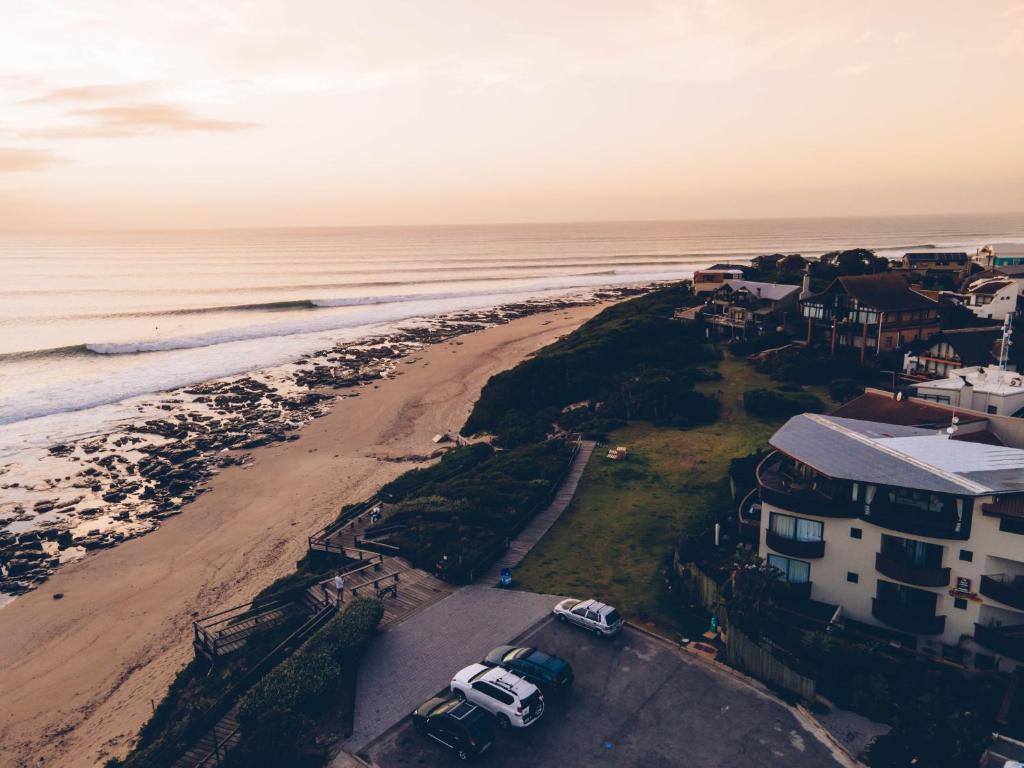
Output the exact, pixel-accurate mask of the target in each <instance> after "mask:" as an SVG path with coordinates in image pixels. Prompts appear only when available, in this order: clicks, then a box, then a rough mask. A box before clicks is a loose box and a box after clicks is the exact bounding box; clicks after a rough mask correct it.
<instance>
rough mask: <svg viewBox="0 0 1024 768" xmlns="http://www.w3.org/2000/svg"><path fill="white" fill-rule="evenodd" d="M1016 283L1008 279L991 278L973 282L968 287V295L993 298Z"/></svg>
mask: <svg viewBox="0 0 1024 768" xmlns="http://www.w3.org/2000/svg"><path fill="white" fill-rule="evenodd" d="M1015 285H1016V283H1015V282H1014V281H1013V280H1011V279H1010V278H1008V277H991V278H988V279H982V280H974V281H973V282H972V283H971V284H970V285H969V286H968V287H967V292H968V293H980V294H982V295H983V296H993V295H995V294H997V293H999V291H1001V290H1003V288H1006V287H1008V286H1015Z"/></svg>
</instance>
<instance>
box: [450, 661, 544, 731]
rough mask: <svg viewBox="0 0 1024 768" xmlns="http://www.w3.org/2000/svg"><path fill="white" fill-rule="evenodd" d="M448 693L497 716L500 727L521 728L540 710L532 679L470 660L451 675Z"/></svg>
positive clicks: (538, 698) (536, 691) (539, 699)
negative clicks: (460, 669) (473, 662)
mask: <svg viewBox="0 0 1024 768" xmlns="http://www.w3.org/2000/svg"><path fill="white" fill-rule="evenodd" d="M451 688H452V693H454V694H455V695H456V696H458V697H459V698H460V699H468V700H469V701H471V702H472V703H474V704H476V705H477V706H478V707H480V708H481V709H484V710H486V711H488V712H490V713H491V714H492V715H494V716H495V717H496V718H498V725H500V726H501V727H502V728H508V727H509V726H515V727H516V728H525V727H526V726H528V725H530V723H532V722H534V721H535V720H537V718H539V717H540V716H541V715H543V714H544V697H543V696H542V695H541V692H540V691H539V690H538V689H537V686H535V685H534V684H533V683H530V682H527V681H526V680H524V679H523V678H521V677H520V676H519V675H516V674H513V673H512V672H508V671H507V670H504V669H502V668H501V667H487V666H484V665H483V664H471V665H469V666H468V667H466V668H465V669H463V670H462V671H461V672H459V673H457V674H456V675H455V677H453V678H452V686H451Z"/></svg>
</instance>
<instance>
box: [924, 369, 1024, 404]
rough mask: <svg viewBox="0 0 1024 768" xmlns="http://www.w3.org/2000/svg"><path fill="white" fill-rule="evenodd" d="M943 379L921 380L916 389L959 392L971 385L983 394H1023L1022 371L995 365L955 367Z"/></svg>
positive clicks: (1023, 377) (1023, 381) (1023, 379)
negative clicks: (1009, 369) (1003, 368)
mask: <svg viewBox="0 0 1024 768" xmlns="http://www.w3.org/2000/svg"><path fill="white" fill-rule="evenodd" d="M949 373H950V375H949V377H948V378H945V379H935V380H934V381H922V382H921V383H920V384H918V385H917V387H918V389H922V388H923V389H944V390H949V391H950V392H959V391H960V390H961V389H963V388H964V387H973V388H974V391H975V392H980V393H981V394H985V395H997V396H1002V397H1006V396H1008V395H1021V394H1024V373H1019V372H1017V371H1004V370H1001V369H1000V368H999V366H996V365H978V366H970V367H968V368H955V369H953V370H952V371H950V372H949Z"/></svg>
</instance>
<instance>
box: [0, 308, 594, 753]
mask: <svg viewBox="0 0 1024 768" xmlns="http://www.w3.org/2000/svg"><path fill="white" fill-rule="evenodd" d="M600 308H601V307H600V306H589V307H576V308H572V309H564V310H558V311H553V312H546V313H543V314H538V315H534V316H531V317H526V318H522V319H519V320H515V321H513V322H511V323H508V324H506V325H501V326H496V327H493V328H488V329H486V330H482V331H478V332H476V333H473V334H469V335H466V336H462V337H459V338H457V339H455V340H453V341H450V342H446V343H443V344H438V345H433V346H430V347H427V348H425V349H424V350H423V351H422V352H420V353H417V354H415V355H414V356H413V357H412V358H410V360H409V361H408V364H406V363H400V364H399V366H398V369H399V371H400V374H401V375H399V376H398V377H397V378H395V379H393V380H387V381H382V382H381V383H380V384H378V385H370V386H366V387H364V388H362V389H361V390H359V392H360V394H359V396H358V397H353V398H346V399H343V400H339V401H338V402H337V403H336V404H335V405H334V407H333V408H332V410H331V412H330V413H329V414H328V415H327V416H325V417H323V418H321V419H318V420H316V421H314V422H312V423H310V424H309V425H307V426H306V427H305V428H304V429H303V430H302V431H301V433H300V434H301V439H299V440H297V441H294V442H289V443H284V444H279V445H275V446H269V447H266V448H260V449H257V450H255V451H253V458H254V461H253V462H252V463H250V464H248V465H247V466H245V467H231V468H228V469H226V470H224V471H223V472H222V473H221V474H220V475H218V476H217V477H216V478H214V479H213V480H212V481H211V482H210V483H209V486H208V487H209V491H208V492H207V493H204V494H203V495H202V496H201V497H200V498H199V499H197V500H196V501H195V502H194V503H192V504H191V505H189V506H188V507H186V508H185V509H184V511H183V513H182V514H180V515H178V516H177V517H174V518H171V519H169V520H167V521H166V522H165V523H164V524H163V525H162V526H161V527H160V528H159V529H158V530H156V531H154V532H153V533H151V534H149V535H147V536H144V537H141V538H139V539H135V540H133V541H129V542H126V543H125V544H122V545H120V546H118V547H115V548H113V549H109V550H104V551H101V552H98V553H96V554H95V555H93V556H91V557H87V558H85V559H84V560H82V561H81V562H78V563H74V564H72V565H69V566H67V567H65V568H63V569H61V570H60V571H58V573H57V574H56V575H55V576H54V577H53V578H51V579H50V580H49V581H48V582H46V583H45V584H44V585H43V586H42V587H40V588H39V589H37V590H36V591H34V592H31V593H29V594H27V595H25V596H23V597H21V598H19V599H17V600H16V601H14V602H13V603H11V604H10V605H8V606H6V607H5V608H3V609H0V638H2V642H0V670H3V671H2V673H0V765H4V766H8V765H9V766H17V767H19V768H20V767H21V766H41V765H45V766H48V767H53V768H70V767H72V766H74V767H77V766H95V765H98V764H102V763H103V762H104V761H105V760H106V759H107V758H109V757H112V756H122V755H123V754H124V753H125V752H126V751H127V750H128V748H129V747H130V745H131V743H132V740H133V739H134V737H135V735H136V733H137V732H138V729H139V727H140V726H141V725H142V724H143V723H144V722H145V720H146V719H147V718H148V717H149V716H150V714H151V713H152V706H153V704H154V703H156V702H159V701H160V699H161V698H162V697H163V695H164V693H165V692H166V690H167V686H168V685H169V684H170V682H171V681H172V680H173V678H174V675H175V674H176V673H177V671H178V670H179V669H181V668H182V667H183V666H184V665H185V664H186V663H187V662H188V661H189V659H190V658H191V654H192V650H191V622H192V620H193V618H194V617H195V616H197V615H203V614H206V613H209V612H212V611H214V610H218V609H221V608H225V607H229V606H231V605H235V604H237V603H242V602H245V601H247V600H248V599H250V598H251V597H252V596H253V595H254V594H255V593H256V592H258V591H259V590H260V589H262V588H263V587H265V586H266V585H267V584H269V583H270V582H272V581H273V580H274V579H276V578H278V577H279V576H282V575H284V574H286V573H288V572H289V571H291V570H292V568H293V567H294V564H295V561H296V560H297V559H298V558H300V557H301V556H302V554H303V552H304V550H305V546H306V536H307V535H308V534H309V533H311V532H312V531H313V530H315V529H316V528H318V527H320V526H322V525H323V524H325V523H326V522H328V521H329V520H331V519H333V517H334V516H335V515H336V514H337V511H338V509H339V507H341V506H342V505H343V504H346V503H350V502H353V501H358V500H360V499H362V498H364V497H366V496H368V495H370V494H372V493H373V492H374V491H376V489H377V488H378V487H379V486H380V485H381V484H383V483H384V482H387V481H388V480H390V479H391V478H393V477H395V476H397V475H399V474H400V473H402V472H404V471H406V470H407V469H409V468H411V467H413V466H416V462H417V461H418V460H420V459H421V458H422V457H423V456H425V455H427V454H429V453H430V452H431V451H432V450H433V449H435V448H436V446H435V445H434V444H433V443H431V439H430V438H431V437H432V436H433V435H435V434H437V433H439V432H451V431H455V430H457V429H458V428H459V427H460V426H461V425H462V423H463V422H464V421H465V418H466V416H467V415H468V414H469V411H470V409H471V407H472V404H473V402H474V401H475V399H476V397H477V396H478V394H479V392H480V388H481V387H482V386H483V384H484V383H485V382H486V381H487V379H488V378H489V377H490V376H491V375H493V374H495V373H497V372H499V371H501V370H504V369H506V368H509V367H511V366H512V365H514V364H515V363H516V362H518V361H519V360H521V359H523V358H524V357H526V356H527V355H528V354H529V353H531V352H533V351H535V350H537V349H538V348H540V347H542V346H544V345H545V344H548V343H550V342H551V341H554V340H555V339H556V338H557V337H558V336H560V335H562V334H565V333H567V332H569V331H570V330H572V329H574V328H575V327H576V326H578V325H579V324H580V323H581V322H583V321H584V320H586V319H587V318H589V317H591V316H593V315H594V314H596V313H597V312H598V311H599V310H600ZM58 593H60V594H62V595H63V597H62V598H61V599H59V600H58V599H54V598H55V596H56V595H57V594H58Z"/></svg>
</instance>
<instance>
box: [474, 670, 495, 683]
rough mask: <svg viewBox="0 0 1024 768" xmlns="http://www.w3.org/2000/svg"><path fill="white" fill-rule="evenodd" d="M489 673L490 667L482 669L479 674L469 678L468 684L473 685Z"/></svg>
mask: <svg viewBox="0 0 1024 768" xmlns="http://www.w3.org/2000/svg"><path fill="white" fill-rule="evenodd" d="M490 671H491V669H490V667H484V668H483V669H481V670H480V671H479V672H477V673H476V674H475V675H473V676H472V677H471V678H469V682H471V683H475V682H476V681H477V680H479V679H480V678H481V677H483V676H484V675H486V674H487V673H488V672H490Z"/></svg>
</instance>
